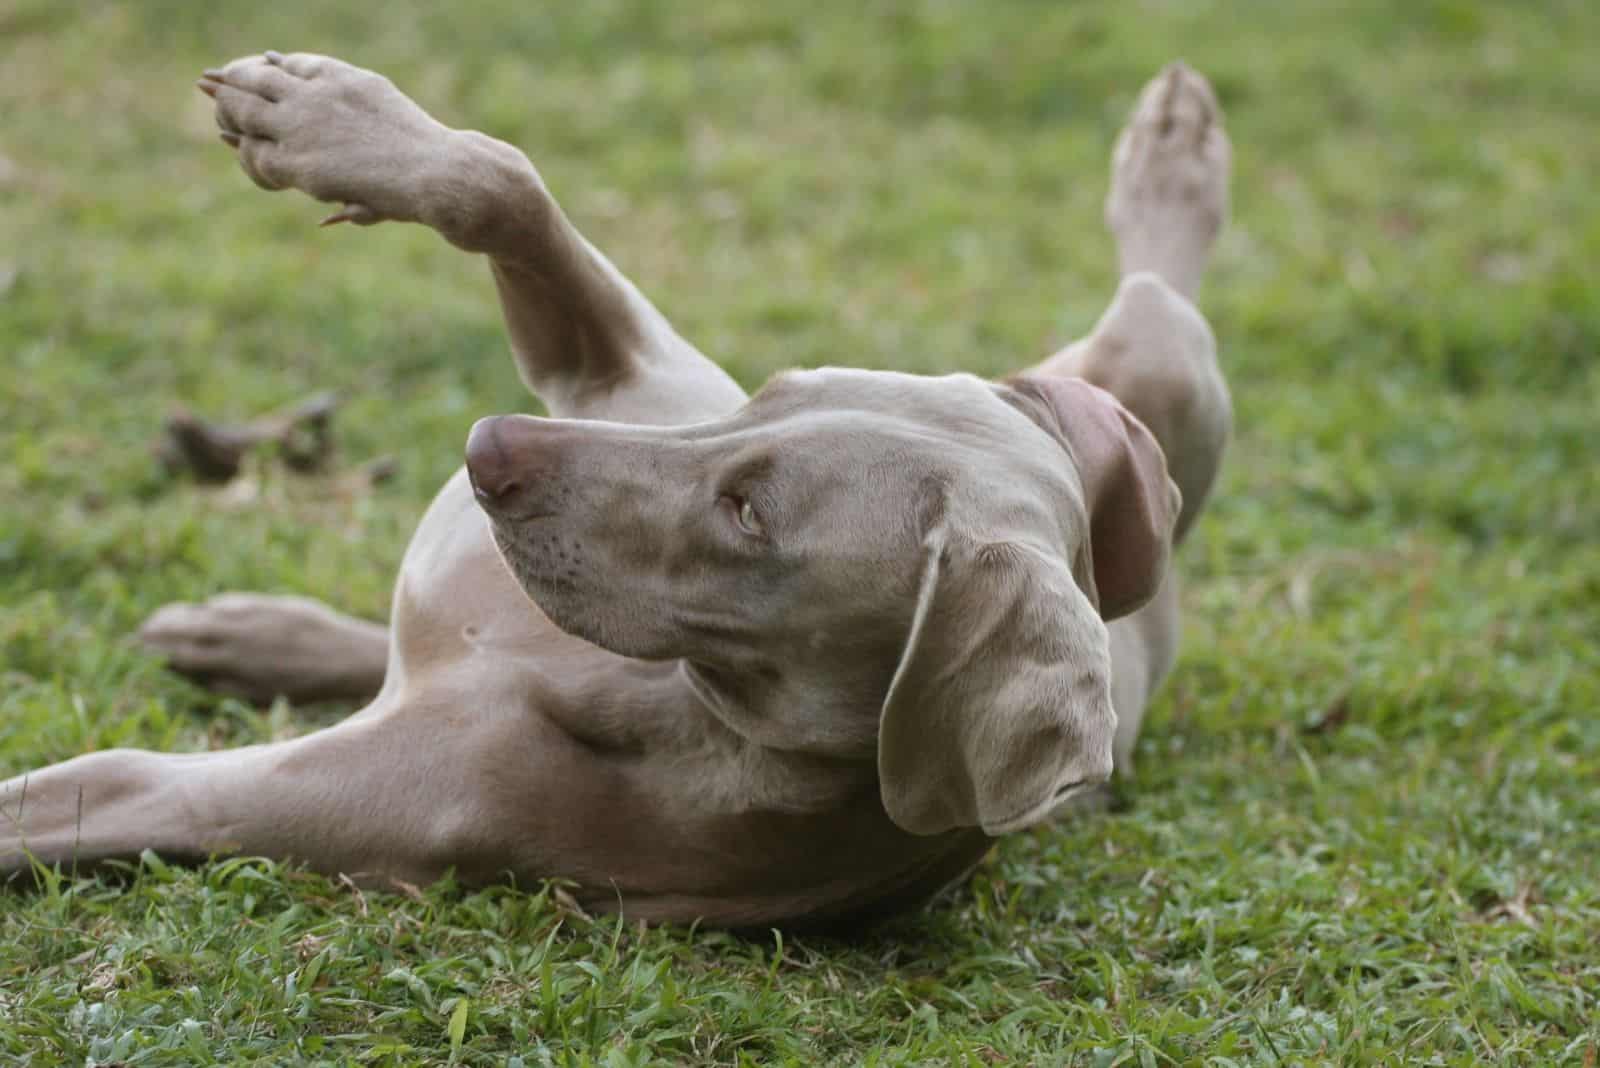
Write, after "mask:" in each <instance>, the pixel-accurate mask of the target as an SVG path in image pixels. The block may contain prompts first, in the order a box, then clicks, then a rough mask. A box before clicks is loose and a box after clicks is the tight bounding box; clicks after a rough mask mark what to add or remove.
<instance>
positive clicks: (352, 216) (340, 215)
mask: <svg viewBox="0 0 1600 1068" xmlns="http://www.w3.org/2000/svg"><path fill="white" fill-rule="evenodd" d="M382 221H383V220H382V217H381V216H379V215H378V213H377V212H375V211H373V210H372V209H371V208H369V207H367V206H366V205H365V204H346V205H345V206H344V207H342V208H340V209H339V210H338V211H336V212H334V213H333V214H332V215H330V216H328V217H327V218H326V219H323V220H322V221H321V222H320V223H318V224H317V225H318V226H333V225H334V224H336V223H342V222H347V223H355V224H356V225H357V226H371V225H372V224H373V223H375V222H382Z"/></svg>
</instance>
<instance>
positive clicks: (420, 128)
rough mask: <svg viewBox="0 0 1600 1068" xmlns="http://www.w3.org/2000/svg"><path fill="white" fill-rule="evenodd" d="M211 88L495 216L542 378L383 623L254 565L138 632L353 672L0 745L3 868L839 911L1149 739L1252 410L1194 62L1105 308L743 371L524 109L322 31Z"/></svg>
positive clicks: (416, 197) (219, 105) (482, 228)
mask: <svg viewBox="0 0 1600 1068" xmlns="http://www.w3.org/2000/svg"><path fill="white" fill-rule="evenodd" d="M200 88H201V89H202V90H203V91H204V92H206V93H207V94H209V95H210V96H211V97H212V98H213V99H214V101H215V104H216V114H217V120H218V123H219V124H220V126H221V129H222V139H223V140H224V141H225V142H226V143H227V144H228V145H229V146H231V147H232V148H233V149H234V150H235V151H236V152H237V153H238V157H239V161H240V163H241V165H242V166H243V168H244V170H245V172H246V173H247V174H248V175H249V176H250V177H251V178H252V179H254V180H255V181H256V183H257V184H259V185H261V186H263V187H264V188H267V189H288V188H293V189H299V190H301V191H302V192H304V193H306V194H309V195H310V196H312V197H314V198H316V199H318V200H321V201H325V202H329V203H332V204H335V205H338V207H337V208H336V210H335V211H334V213H333V215H332V216H330V217H329V218H328V219H327V220H326V221H327V222H330V223H332V222H340V221H348V222H352V223H357V224H361V225H368V224H373V223H377V222H382V221H386V220H395V221H408V222H419V223H422V224H424V225H427V226H431V227H433V228H434V229H436V230H437V231H439V233H441V234H442V235H443V236H444V237H445V238H446V240H448V241H449V242H450V243H451V244H453V245H455V246H456V247H458V248H460V249H463V250H464V251H467V252H472V253H478V254H482V255H485V256H487V257H488V259H489V262H490V266H491V269H492V272H493V275H494V279H495V284H496V286H497V287H498V290H499V294H500V299H501V304H502V308H503V311H504V314H505V320H506V325H507V328H508V331H509V334H510V338H511V345H512V349H513V352H514V354H515V357H516V360H517V365H518V368H519V369H520V371H521V373H522V377H523V379H524V380H525V381H526V383H527V384H528V386H529V387H530V388H531V389H532V390H534V392H536V393H537V394H538V395H539V397H540V398H541V399H542V400H543V402H544V404H545V407H546V409H547V410H548V411H549V412H550V415H551V418H544V419H535V418H531V417H528V416H521V415H511V416H498V417H493V418H487V419H483V420H480V421H479V422H478V423H477V424H476V425H475V426H474V427H473V428H472V432H471V435H470V437H469V438H468V441H467V447H466V467H465V468H464V469H463V470H461V471H460V472H458V473H457V474H456V475H455V477H453V478H452V479H450V481H449V482H448V483H446V485H445V486H444V488H443V489H442V490H441V491H440V493H439V495H438V496H437V498H436V499H435V500H434V502H433V504H432V505H431V506H430V508H429V509H428V511H427V513H426V514H425V515H424V517H423V519H422V521H421V524H420V525H419V526H418V528H417V532H416V534H415V536H414V538H413V540H412V542H411V545H410V548H409V549H408V550H407V552H406V555H405V559H404V562H403V564H402V566H401V571H400V575H399V579H398V582H397V585H396V589H395V594H394V602H393V612H392V618H391V622H390V625H389V626H388V627H387V628H385V627H382V626H380V625H378V624H374V623H368V622H365V621H361V620H355V619H351V618H348V617H345V616H342V615H340V614H339V613H337V612H335V611H333V610H332V609H329V608H326V607H324V606H322V605H320V604H317V603H316V602H313V601H309V600H305V599H302V598H286V597H271V596H265V595H255V594H229V595H225V596H223V597H219V598H217V599H215V600H213V601H211V602H208V603H206V604H202V605H169V606H167V607H166V608H164V609H162V610H161V611H160V612H158V613H157V614H156V615H155V616H153V617H152V618H151V619H150V620H149V621H148V622H147V624H146V625H145V627H144V628H143V630H142V632H141V635H142V637H143V639H144V640H145V641H146V643H147V644H148V645H149V646H150V647H151V648H153V649H155V650H157V651H158V652H160V653H161V654H162V655H164V656H165V657H167V658H168V660H169V662H170V663H171V664H172V666H173V667H174V668H176V669H177V670H179V671H182V672H184V673H186V674H189V675H191V676H193V677H195V678H197V679H199V680H201V681H202V682H205V683H207V684H209V685H213V686H215V687H217V688H219V689H224V690H228V691H231V692H236V693H242V694H245V695H248V696H253V697H258V698H270V697H271V696H272V695H275V694H285V695H288V696H290V697H291V698H293V699H294V700H297V701H306V700H315V699H318V698H327V697H343V698H360V699H367V700H368V703H367V704H366V705H365V707H364V708H362V709H361V710H360V711H359V712H357V713H356V714H354V715H353V716H351V717H350V718H349V719H347V720H345V721H344V722H342V723H339V724H337V725H335V726H333V727H330V728H328V729H326V730H321V731H317V732H315V733H312V734H308V735H306V736H304V737H300V738H297V739H294V740H292V741H287V742H280V743H274V744H270V745H258V746H249V747H245V748H240V749H233V750H226V751H221V752H209V753H194V754H157V753H150V752H143V751H132V750H114V751H107V752H98V753H90V754H87V755H84V756H80V757H78V758H76V759H73V760H69V761H67V762H65V763H62V764H58V765H55V766H53V767H49V768H46V769H43V770H41V771H37V772H34V773H32V774H29V775H24V776H21V777H18V778H15V779H12V780H10V781H9V782H6V783H3V784H0V806H3V808H4V811H5V813H6V816H7V817H8V818H7V819H5V820H4V821H3V822H0V873H12V874H15V873H18V872H22V871H26V870H28V869H29V867H30V864H31V863H34V862H42V863H45V864H55V863H67V862H72V861H78V862H86V863H87V862H93V861H96V860H102V859H108V858H119V857H131V856H136V855H138V854H139V853H140V852H141V851H142V850H144V849H154V850H156V851H157V852H159V853H160V854H162V855H163V856H167V857H172V858H189V859H202V858H205V857H207V856H211V855H215V854H220V853H238V852H243V853H249V854H261V855H267V856H273V857H285V858H293V859H296V860H299V861H302V862H304V863H307V864H309V865H311V866H313V867H315V868H317V869H320V870H323V871H327V872H342V873H348V874H351V875H353V876H357V877H364V878H367V879H369V880H371V879H378V880H381V879H384V878H396V879H404V880H408V881H411V882H425V881H431V880H433V879H435V878H437V877H439V876H440V875H442V874H443V873H445V872H446V871H448V870H454V871H455V872H456V874H457V876H458V877H459V878H461V879H463V880H464V881H470V882H481V881H488V880H493V879H496V878H500V877H503V876H505V875H507V874H509V875H511V876H513V877H515V878H517V879H519V880H524V881H532V880H536V879H540V878H549V877H559V878H562V879H566V880H570V881H571V882H572V883H574V884H575V885H576V888H577V889H576V891H575V893H576V895H577V897H578V899H579V901H580V903H581V904H583V905H584V906H585V907H589V908H599V909H605V908H610V907H616V906H617V905H618V904H620V906H621V907H622V908H623V909H624V910H625V911H626V912H627V913H628V914H629V915H631V916H635V917H639V918H644V919H649V920H684V921H687V920H694V919H702V920H705V921H707V922H711V923H716V924H723V925H754V924H775V923H801V922H810V923H818V922H832V921H842V920H846V919H858V918H862V917H868V916H875V915H880V914H883V913H885V912H888V911H892V910H895V909H898V908H904V907H908V906H910V905H913V904H915V903H918V902H920V901H923V900H925V899H926V898H928V897H929V896H930V895H932V894H933V893H934V892H936V891H937V890H938V889H939V888H940V887H942V886H944V885H945V884H947V883H949V882H950V881H951V880H953V879H955V878H958V877H959V876H960V875H962V874H963V873H964V872H966V871H967V870H968V869H969V868H970V867H971V866H972V865H973V864H974V863H976V862H977V861H978V860H979V859H980V858H981V857H982V856H983V854H984V853H985V851H986V850H987V849H988V848H989V846H990V844H991V842H992V839H993V836H995V835H999V834H1003V833H1006V832H1009V831H1015V830H1021V829H1023V828H1026V827H1030V826H1033V825H1035V824H1038V823H1040V822H1041V821H1044V820H1046V819H1048V818H1050V816H1051V815H1052V814H1053V813H1055V812H1057V811H1058V810H1059V809H1061V808H1062V806H1063V805H1065V804H1067V803H1068V802H1069V801H1070V799H1072V798H1074V797H1075V796H1079V795H1081V794H1083V793H1085V792H1087V791H1093V790H1095V789H1096V788H1097V785H1098V784H1101V783H1104V782H1105V781H1106V780H1107V779H1108V777H1109V776H1110V775H1111V774H1112V770H1113V765H1114V764H1115V765H1116V766H1118V767H1123V768H1125V767H1126V766H1127V763H1128V760H1129V757H1130V754H1131V751H1132V747H1133V743H1134V740H1135V738H1136V736H1137V733H1138V730H1139V724H1140V720H1141V718H1142V716H1143V713H1144V709H1145V706H1146V704H1147V702H1148V700H1149V698H1150V695H1151V693H1152V692H1153V691H1154V690H1155V688H1156V687H1157V686H1158V685H1159V684H1160V682H1161V680H1162V678H1163V676H1164V675H1165V674H1166V672H1167V671H1168V669H1169V668H1170V666H1171V664H1172V662H1173V659H1174V656H1175V653H1176V647H1177V635H1178V610H1177V591H1176V586H1175V581H1174V579H1173V577H1172V575H1171V573H1170V569H1169V560H1170V555H1171V549H1172V546H1173V544H1174V543H1175V542H1176V541H1178V540H1181V539H1182V537H1183V536H1184V534H1185V533H1186V532H1187V531H1188V529H1189V528H1190V526H1191V525H1192V524H1193V522H1194V520H1195V517H1196V516H1197V515H1198V514H1199V511H1200V509H1201V507H1202V505H1203V503H1204V501H1205V498H1206V495H1207V492H1208V490H1209V489H1210V487H1211V484H1212V482H1213V480H1214V478H1215V476H1216V473H1217V469H1218V466H1219V464H1220V461H1221V457H1222V452H1223V447H1224V445H1225V442H1226V440H1227V436H1228V432H1229V426H1230V421H1231V413H1230V406H1229V401H1228V395H1227V390H1226V387H1225V385H1224V383H1223V380H1222V377H1221V374H1220V372H1219V370H1218V367H1217V363H1216V360H1215V346H1214V342H1213V339H1212V336H1211V332H1210V330H1209V328H1208V326H1207V324H1206V322H1205V320H1204V319H1203V318H1202V316H1201V315H1200V313H1199V311H1198V310H1197V309H1196V307H1195V305H1194V303H1193V301H1194V299H1195V297H1196V294H1197V290H1198V286H1199V283H1200V277H1201V273H1202V271H1203V269H1204V267H1205V264H1206V261H1207V259H1208V257H1209V254H1210V250H1211V247H1212V245H1213V243H1214V241H1215V238H1216V236H1217V233H1218V231H1219V229H1220V227H1221V225H1222V222H1223V220H1224V217H1225V215H1226V211H1227V188H1226V187H1227V174H1228V169H1229V147H1228V142H1227V138H1226V135H1225V134H1224V132H1223V129H1222V124H1221V118H1220V114H1219V111H1218V107H1217V103H1216V99H1215V97H1214V95H1213V93H1212V92H1211V89H1210V87H1209V86H1208V85H1207V84H1206V82H1205V80H1204V79H1203V78H1202V77H1200V76H1199V75H1198V74H1197V73H1195V72H1194V71H1192V70H1190V69H1189V68H1187V67H1185V66H1183V65H1181V64H1174V65H1172V66H1171V67H1169V68H1167V69H1166V70H1165V71H1163V72H1162V73H1161V74H1160V75H1159V76H1158V77H1157V78H1156V79H1155V80H1154V81H1153V82H1152V83H1151V84H1150V86H1148V87H1147V88H1146V90H1145V91H1144V93H1143V95H1142V96H1141V99H1140V102H1139V104H1138V106H1137V108H1136V109H1135V112H1134V114H1133V116H1132V118H1131V119H1130V121H1129V124H1128V126H1127V128H1126V129H1125V130H1124V131H1123V133H1122V135H1121V137H1120V139H1119V141H1118V144H1117V148H1116V152H1115V156H1114V159H1113V163H1112V188H1111V194H1110V197H1109V199H1108V202H1107V222H1108V224H1109V225H1110V227H1111V229H1112V231H1113V232H1114V234H1115V236H1116V238H1117V242H1118V246H1119V256H1120V267H1121V274H1122V281H1121V284H1120V286H1119V288H1118V291H1117V294H1116V297H1115V299H1114V300H1113V301H1112V303H1111V306H1110V308H1109V309H1108V310H1107V311H1106V313H1105V315H1104V316H1103V318H1102V319H1101V320H1100V322H1099V323H1098V325H1097V326H1096V327H1095V329H1094V331H1093V333H1092V334H1091V335H1090V336H1088V337H1087V338H1084V339H1083V340H1081V341H1079V342H1076V343H1075V344H1073V345H1070V346H1068V347H1067V348H1066V349H1064V350H1062V351H1061V352H1059V353H1057V354H1056V355H1054V356H1052V357H1050V358H1049V359H1047V360H1045V361H1044V362H1043V363H1041V364H1039V365H1038V366H1036V367H1033V368H1031V369H1028V370H1024V371H1019V373H1018V374H1016V375H1015V376H1013V377H1011V378H1008V379H1006V380H1004V381H1001V382H986V381H982V380H980V379H978V378H976V377H973V376H969V375H953V376H948V377H938V378H934V377H920V376H914V375H906V374H897V373H890V372H883V371H869V370H847V369H839V368H827V369H822V370H811V371H794V372H788V373H785V374H782V375H779V376H777V377H776V378H774V379H773V380H772V381H771V382H769V383H767V384H766V385H765V386H764V387H763V388H762V389H761V390H760V391H759V392H757V393H756V394H755V396H753V397H746V395H745V394H744V392H743V391H742V390H741V389H740V388H739V387H738V386H737V385H736V384H735V383H734V382H733V381H732V379H730V378H729V377H728V376H727V375H726V374H725V373H724V372H723V371H722V370H721V369H720V368H719V367H718V366H717V365H716V364H714V363H712V362H711V361H710V360H708V359H706V358H705V357H704V356H702V355H701V354H700V353H699V352H697V351H696V350H695V349H694V348H693V346H691V345H690V344H689V343H688V342H687V341H685V340H684V339H682V338H681V337H679V336H678V334H677V333H676V332H674V330H673V328H672V327H671V325H670V324H669V323H668V322H667V321H666V319H665V318H664V317H663V316H662V314H661V313H660V312H659V311H657V310H656V308H655V307H654V306H653V305H652V304H651V303H650V302H649V301H648V300H646V298H645V297H644V296H643V295H642V294H641V293H640V292H639V291H638V290H637V289H636V288H635V287H634V286H633V285H632V284H631V283H630V282H629V281H628V280H627V279H626V278H624V277H623V276H622V275H621V274H620V273H619V272H618V271H617V269H616V268H615V267H613V266H612V264H611V263H610V262H609V261H608V260H607V259H606V258H605V257H604V256H603V255H602V254H601V253H600V252H599V251H598V250H596V249H595V248H594V247H593V246H591V245H590V244H589V243H588V242H587V241H586V240H585V239H584V238H583V236H582V235H581V234H579V233H578V231H577V230H576V229H575V228H574V227H573V226H572V224H571V223H570V222H569V221H568V220H567V218H566V217H565V216H564V215H563V213H562V211H561V209H560V207H559V206H558V205H557V204H556V202H555V200H554V199H553V198H552V196H551V195H550V193H549V191H548V190H547V189H546V187H545V184H544V182H543V180H542V179H541V177H540V175H539V173H538V172H537V171H536V170H535V169H534V167H533V166H532V164H530V163H529V161H528V160H527V158H526V157H524V156H523V155H522V153H520V152H518V151H517V150H516V149H514V148H512V147H510V146H509V145H506V144H504V143H502V142H499V141H495V140H493V139H491V138H489V137H486V136H484V135H482V134H479V133H473V132H467V131H458V130H453V129H450V128H448V127H446V126H444V125H442V124H440V123H439V122H437V121H436V120H434V119H433V118H432V117H430V116H429V115H428V114H427V113H426V112H424V111H423V110H422V109H421V108H420V107H418V106H417V105H416V104H415V103H413V102H412V101H411V100H410V99H408V98H407V97H405V96H404V95H402V94H401V93H400V92H399V90H397V89H396V88H395V87H394V86H393V85H392V84H390V83H389V82H388V81H387V80H386V79H384V78H382V77H380V76H379V75H377V74H373V73H371V72H368V71H364V70H360V69H357V68H356V67H353V66H350V65H349V64H346V63H343V62H341V61H339V60H336V59H330V58H327V57H322V56H314V55H305V54H295V55H280V54H278V53H275V52H268V53H266V54H265V55H260V56H251V57H246V58H244V59H239V60H236V61H234V62H232V63H230V64H228V65H227V66H226V67H223V68H221V69H218V70H213V71H208V72H206V74H205V76H204V78H203V80H202V81H201V83H200Z"/></svg>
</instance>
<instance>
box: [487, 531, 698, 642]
mask: <svg viewBox="0 0 1600 1068" xmlns="http://www.w3.org/2000/svg"><path fill="white" fill-rule="evenodd" d="M490 529H491V530H492V531H493V533H494V544H495V548H496V549H498V550H499V551H500V559H501V560H503V561H505V565H506V569H507V570H508V571H510V572H511V577H512V578H513V579H515V580H516V583H517V585H518V586H520V587H522V592H523V593H525V594H526V595H527V597H528V600H530V601H532V602H533V604H534V607H536V608H538V609H539V611H540V612H542V613H543V614H544V616H545V618H546V619H548V620H550V622H551V623H553V624H555V625H556V627H557V628H558V629H559V630H561V631H562V632H563V633H566V634H570V635H571V636H572V637H574V638H578V639H581V640H582V641H586V642H588V643H589V644H590V645H597V646H599V647H600V648H602V649H604V650H606V651H607V652H611V653H616V654H617V655H619V656H627V657H633V658H635V659H640V660H673V659H677V657H678V656H679V654H678V653H676V652H669V651H663V650H662V649H660V648H659V647H658V645H657V643H654V642H652V641H651V638H650V636H649V635H645V634H641V633H638V630H639V620H640V618H642V617H643V615H642V614H641V613H636V612H635V613H623V612H620V611H613V612H609V613H608V612H607V611H606V609H607V608H608V607H609V606H613V605H616V604H617V603H618V599H617V597H616V595H615V591H607V590H604V589H601V588H600V587H599V586H598V585H596V584H595V583H594V582H593V581H591V580H590V579H589V577H588V575H587V574H586V573H585V571H584V569H583V568H582V567H580V566H577V565H576V564H575V563H572V562H562V561H552V560H550V559H549V558H548V554H547V553H546V554H540V553H534V552H530V551H529V550H528V548H527V547H526V546H524V545H523V544H522V543H521V541H520V540H519V539H518V538H517V537H516V535H515V533H514V532H507V531H504V530H502V529H501V527H500V524H498V523H491V524H490ZM630 617H631V618H630Z"/></svg>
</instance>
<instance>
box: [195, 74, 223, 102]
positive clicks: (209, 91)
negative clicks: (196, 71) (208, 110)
mask: <svg viewBox="0 0 1600 1068" xmlns="http://www.w3.org/2000/svg"><path fill="white" fill-rule="evenodd" d="M220 84H221V83H220V82H213V81H207V80H206V79H204V78H202V79H200V80H199V81H197V82H195V83H194V87H195V88H196V89H198V90H200V91H201V92H202V93H204V94H206V96H209V97H212V98H215V97H216V95H217V89H218V87H219V86H220Z"/></svg>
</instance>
